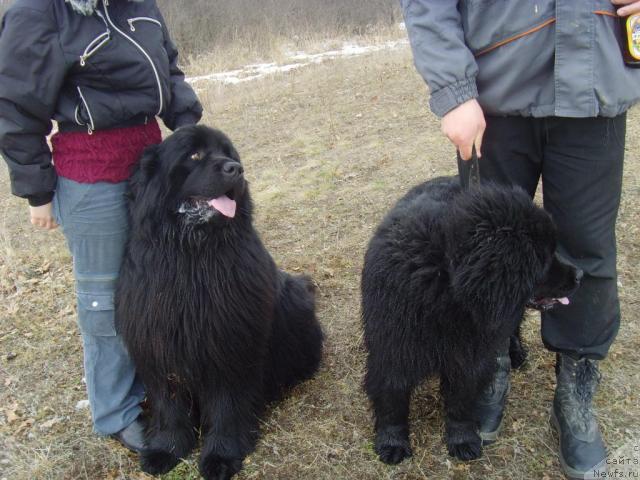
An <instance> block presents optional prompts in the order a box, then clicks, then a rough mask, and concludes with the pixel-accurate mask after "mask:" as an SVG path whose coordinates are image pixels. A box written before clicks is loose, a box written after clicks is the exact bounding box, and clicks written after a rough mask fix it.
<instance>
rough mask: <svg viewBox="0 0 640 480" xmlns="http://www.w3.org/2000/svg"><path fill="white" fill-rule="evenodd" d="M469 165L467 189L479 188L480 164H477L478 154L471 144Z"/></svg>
mask: <svg viewBox="0 0 640 480" xmlns="http://www.w3.org/2000/svg"><path fill="white" fill-rule="evenodd" d="M469 161H470V162H471V165H470V166H469V177H468V179H467V188H470V187H478V186H480V163H479V162H478V152H476V145H475V143H474V144H473V148H472V149H471V160H469Z"/></svg>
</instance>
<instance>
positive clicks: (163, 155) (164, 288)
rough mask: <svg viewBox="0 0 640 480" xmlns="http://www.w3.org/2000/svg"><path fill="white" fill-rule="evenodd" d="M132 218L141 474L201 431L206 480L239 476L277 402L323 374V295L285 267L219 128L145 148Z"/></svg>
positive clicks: (125, 332)
mask: <svg viewBox="0 0 640 480" xmlns="http://www.w3.org/2000/svg"><path fill="white" fill-rule="evenodd" d="M130 216H131V238H130V241H129V243H128V246H127V251H126V255H125V260H124V263H123V265H122V270H121V273H120V280H119V285H118V291H117V295H116V302H117V306H116V309H117V310H116V311H117V322H118V328H119V331H120V332H121V333H122V336H123V339H124V340H125V342H126V345H127V347H128V349H129V352H130V354H131V356H132V358H133V360H134V362H135V364H136V368H137V373H138V375H139V376H140V378H141V379H142V381H143V382H144V384H145V387H146V389H147V396H148V399H149V400H150V404H151V419H150V423H149V427H148V431H147V446H146V447H147V448H146V449H145V451H143V452H142V453H141V466H142V469H143V470H144V471H145V472H147V473H151V474H161V473H165V472H167V471H169V470H171V469H172V468H173V467H174V466H175V465H176V464H177V463H178V461H179V460H180V459H181V458H184V457H186V456H187V455H188V454H189V452H190V451H191V450H192V449H193V448H194V446H195V445H196V442H197V435H198V431H199V432H200V436H201V437H202V439H203V446H202V452H201V460H200V472H201V474H202V476H203V477H204V478H205V479H207V480H210V479H227V478H230V477H231V476H233V475H234V474H235V473H236V472H238V471H239V470H240V468H241V467H242V461H243V459H244V458H245V457H246V456H247V455H248V454H249V453H250V452H251V451H252V450H253V449H254V448H255V445H256V441H257V438H258V435H259V419H260V416H261V414H262V412H263V410H264V408H265V405H266V403H267V402H269V401H272V400H276V399H278V398H280V396H281V395H282V394H283V393H284V392H285V391H286V390H287V389H288V388H290V387H292V386H294V385H296V384H298V383H299V382H301V381H303V380H305V379H307V378H309V377H311V376H312V375H313V374H314V373H315V371H316V370H317V368H318V365H319V362H320V358H321V355H322V340H323V335H322V331H321V328H320V325H319V323H318V321H317V319H316V317H315V313H314V289H313V287H312V284H311V282H310V280H309V279H308V278H306V277H293V276H290V275H288V274H287V273H284V272H282V271H279V270H278V269H277V268H276V265H275V264H274V262H273V260H272V258H271V256H270V255H269V253H268V252H267V250H266V249H265V247H264V246H263V244H262V242H261V241H260V238H259V236H258V234H257V232H256V231H255V229H254V227H253V224H252V204H251V199H250V197H249V189H248V186H247V182H246V180H245V178H244V173H243V168H242V164H241V162H240V158H239V156H238V153H237V151H236V149H235V148H234V147H233V145H232V143H231V141H230V140H229V139H228V138H227V137H226V136H225V135H224V134H223V133H222V132H220V131H217V130H213V129H210V128H207V127H204V126H190V127H183V128H181V129H179V130H177V131H176V132H175V133H174V134H173V135H171V136H170V137H168V138H167V139H166V140H165V141H164V142H162V143H161V144H160V145H157V146H153V147H150V148H149V149H147V150H146V151H145V153H144V155H143V157H142V159H141V161H140V164H139V167H138V169H137V171H136V172H135V173H134V175H133V177H132V179H131V183H130Z"/></svg>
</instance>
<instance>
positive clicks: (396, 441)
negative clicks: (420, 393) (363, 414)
mask: <svg viewBox="0 0 640 480" xmlns="http://www.w3.org/2000/svg"><path fill="white" fill-rule="evenodd" d="M368 393H369V398H370V399H371V401H372V403H373V409H374V415H375V428H376V443H375V450H376V453H377V454H378V456H379V457H380V460H382V461H383V462H384V463H387V464H390V465H395V464H397V463H400V462H401V461H402V460H404V459H405V458H407V457H410V456H411V445H410V444H409V400H410V398H411V389H409V388H407V389H406V390H390V389H388V390H387V389H385V390H382V391H380V392H368Z"/></svg>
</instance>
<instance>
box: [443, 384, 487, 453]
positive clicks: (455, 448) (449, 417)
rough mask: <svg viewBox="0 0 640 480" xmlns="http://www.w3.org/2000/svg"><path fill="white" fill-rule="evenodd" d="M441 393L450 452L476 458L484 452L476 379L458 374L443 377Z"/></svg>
mask: <svg viewBox="0 0 640 480" xmlns="http://www.w3.org/2000/svg"><path fill="white" fill-rule="evenodd" d="M440 395H441V396H442V398H443V400H444V409H445V431H446V441H447V449H448V451H449V455H451V456H453V457H456V458H459V459H460V460H473V459H475V458H479V457H480V456H481V455H482V440H481V439H480V436H479V435H478V432H477V422H476V421H475V420H474V418H473V400H474V399H475V398H476V397H477V386H476V382H474V381H473V379H471V378H468V377H466V376H456V377H455V378H453V379H450V378H447V377H445V376H442V377H441V378H440Z"/></svg>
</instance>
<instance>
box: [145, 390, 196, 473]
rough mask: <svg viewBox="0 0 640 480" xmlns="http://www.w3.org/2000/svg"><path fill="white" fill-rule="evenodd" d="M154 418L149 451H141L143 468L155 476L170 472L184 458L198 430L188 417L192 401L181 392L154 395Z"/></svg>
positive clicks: (150, 432)
mask: <svg viewBox="0 0 640 480" xmlns="http://www.w3.org/2000/svg"><path fill="white" fill-rule="evenodd" d="M148 394H149V400H150V402H151V420H150V423H149V427H148V429H147V450H145V451H143V452H142V453H141V454H140V467H141V469H142V470H143V471H144V472H146V473H150V474H152V475H160V474H163V473H167V472H168V471H169V470H171V469H172V468H173V467H175V466H176V465H177V464H178V462H179V461H180V459H181V458H185V457H186V456H187V455H189V453H190V452H191V450H192V449H193V447H194V446H195V444H196V433H195V430H194V428H193V423H192V421H191V418H190V417H189V411H190V409H191V406H192V405H191V402H190V401H189V400H188V399H186V398H181V397H180V396H179V395H176V396H173V397H171V398H169V397H167V396H154V395H153V394H152V392H148Z"/></svg>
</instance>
